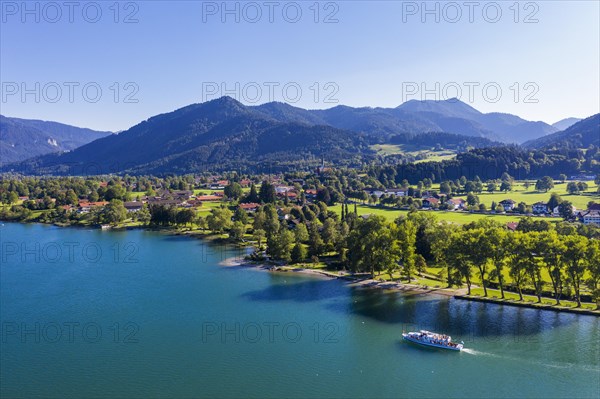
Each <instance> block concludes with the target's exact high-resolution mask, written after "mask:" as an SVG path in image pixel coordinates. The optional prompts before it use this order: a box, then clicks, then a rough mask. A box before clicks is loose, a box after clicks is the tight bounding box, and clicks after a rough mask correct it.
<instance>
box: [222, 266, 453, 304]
mask: <svg viewBox="0 0 600 399" xmlns="http://www.w3.org/2000/svg"><path fill="white" fill-rule="evenodd" d="M219 265H220V266H224V267H247V268H254V269H256V270H261V271H266V272H271V273H291V274H294V273H297V274H300V275H305V276H314V277H322V278H327V279H336V280H346V281H349V282H350V284H351V285H353V286H354V287H360V288H373V289H382V290H388V291H397V292H409V293H413V294H421V295H428V294H429V295H432V294H436V295H444V296H448V297H454V296H455V295H458V294H460V292H462V291H463V290H464V289H455V288H432V287H424V286H419V285H415V284H407V283H401V282H392V281H378V280H375V279H373V278H361V277H356V276H352V275H348V274H335V272H329V271H323V270H315V269H307V268H303V267H293V266H276V265H269V264H268V263H258V262H253V261H248V260H246V259H239V258H238V257H232V258H227V259H225V260H223V261H221V262H219Z"/></svg>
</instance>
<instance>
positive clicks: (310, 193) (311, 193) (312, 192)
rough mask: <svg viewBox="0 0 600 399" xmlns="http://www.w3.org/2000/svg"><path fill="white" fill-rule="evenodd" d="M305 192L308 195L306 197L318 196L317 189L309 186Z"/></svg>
mask: <svg viewBox="0 0 600 399" xmlns="http://www.w3.org/2000/svg"><path fill="white" fill-rule="evenodd" d="M304 194H305V195H306V198H310V199H313V198H316V197H317V190H316V189H314V188H309V189H306V190H304Z"/></svg>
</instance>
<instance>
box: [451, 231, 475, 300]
mask: <svg viewBox="0 0 600 399" xmlns="http://www.w3.org/2000/svg"><path fill="white" fill-rule="evenodd" d="M463 234H464V231H462V230H456V231H455V232H453V233H452V234H451V235H450V237H449V240H448V241H449V243H448V249H447V251H446V252H445V255H444V257H445V259H446V263H447V264H448V269H449V276H450V277H449V279H450V278H451V279H452V281H456V282H457V283H462V280H463V279H465V281H466V283H467V294H468V295H471V277H472V267H473V264H472V263H471V259H470V257H469V256H468V254H469V250H470V248H469V247H468V246H467V244H466V241H465V240H464V239H463ZM450 271H451V272H450Z"/></svg>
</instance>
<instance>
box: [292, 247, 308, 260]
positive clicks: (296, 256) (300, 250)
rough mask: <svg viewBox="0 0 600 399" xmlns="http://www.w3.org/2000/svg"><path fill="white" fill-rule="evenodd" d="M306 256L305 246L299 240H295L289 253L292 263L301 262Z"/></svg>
mask: <svg viewBox="0 0 600 399" xmlns="http://www.w3.org/2000/svg"><path fill="white" fill-rule="evenodd" d="M307 256H308V252H307V251H306V248H304V245H302V244H301V243H300V242H296V244H295V245H294V248H292V253H291V258H292V263H299V262H302V261H303V260H304V259H306V258H307Z"/></svg>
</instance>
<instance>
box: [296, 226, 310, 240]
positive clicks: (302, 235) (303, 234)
mask: <svg viewBox="0 0 600 399" xmlns="http://www.w3.org/2000/svg"><path fill="white" fill-rule="evenodd" d="M294 235H295V236H296V242H306V241H308V229H307V228H306V225H305V224H304V223H300V224H298V225H297V226H296V228H295V229H294Z"/></svg>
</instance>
